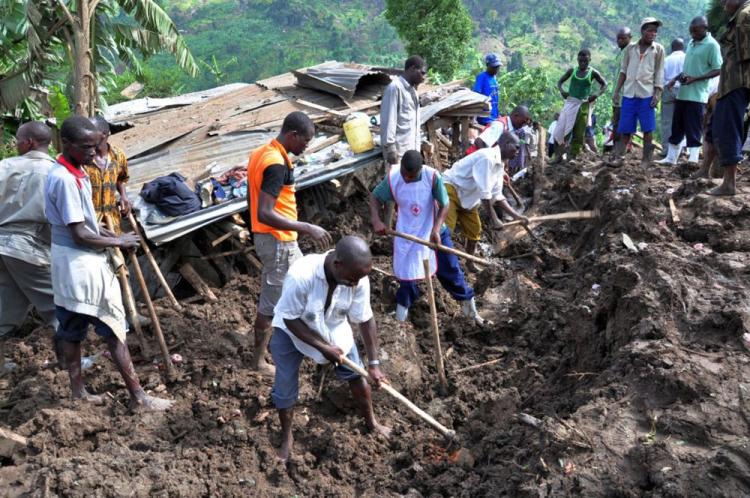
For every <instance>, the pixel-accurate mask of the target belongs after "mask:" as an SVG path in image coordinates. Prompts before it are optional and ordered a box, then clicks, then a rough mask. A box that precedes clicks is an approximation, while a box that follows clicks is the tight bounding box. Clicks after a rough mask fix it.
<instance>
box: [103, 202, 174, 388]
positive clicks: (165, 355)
mask: <svg viewBox="0 0 750 498" xmlns="http://www.w3.org/2000/svg"><path fill="white" fill-rule="evenodd" d="M104 220H105V222H106V223H107V228H109V229H110V230H113V228H114V225H113V223H112V218H110V217H109V216H107V215H104ZM128 253H129V255H130V263H131V264H132V265H133V270H135V277H136V280H138V284H140V286H141V290H142V291H143V299H144V300H145V301H146V306H147V307H148V313H149V315H150V317H151V325H152V326H153V327H154V333H155V334H156V339H157V342H158V343H159V349H161V354H162V359H163V361H164V368H165V369H166V374H167V375H166V377H167V380H169V381H172V380H174V378H175V376H176V373H175V369H174V365H173V364H172V358H171V356H169V349H167V343H166V341H165V340H164V333H163V332H162V330H161V323H159V317H158V316H157V315H156V309H155V308H154V303H153V301H151V295H150V294H149V293H148V287H147V286H146V280H145V279H144V278H143V272H142V271H141V265H140V263H138V257H137V256H136V255H135V251H128ZM137 319H138V318H136V320H137Z"/></svg>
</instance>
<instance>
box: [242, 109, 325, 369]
mask: <svg viewBox="0 0 750 498" xmlns="http://www.w3.org/2000/svg"><path fill="white" fill-rule="evenodd" d="M314 135H315V125H314V124H313V122H312V121H311V120H310V118H309V117H307V115H306V114H305V113H303V112H299V111H297V112H293V113H291V114H289V115H288V116H287V117H286V118H285V119H284V123H283V124H282V125H281V131H280V132H279V135H278V136H277V137H276V138H275V139H274V140H271V142H270V143H268V144H266V145H264V146H262V147H259V148H257V149H256V150H254V151H253V153H252V154H251V155H250V161H249V162H248V165H247V183H248V203H249V208H250V221H251V223H252V230H253V241H254V243H255V252H256V253H257V254H258V258H259V259H260V261H261V263H263V271H262V273H261V286H260V298H259V302H258V310H257V315H256V317H255V326H254V327H255V351H254V354H253V359H252V363H251V367H252V369H253V370H257V371H260V372H262V373H264V374H268V375H273V374H274V372H275V369H274V367H273V366H271V365H269V364H268V363H266V360H265V353H266V349H267V348H268V341H269V340H270V338H271V321H272V319H273V309H274V307H275V306H276V302H277V301H278V300H279V297H280V296H281V286H282V284H283V283H284V277H285V276H286V272H287V270H288V269H289V266H290V265H291V264H292V262H294V261H295V260H296V259H298V258H300V257H302V252H301V251H300V249H299V246H298V245H297V233H298V232H301V233H304V234H307V235H309V236H310V237H312V239H313V240H314V241H315V242H316V244H319V245H321V246H325V247H327V246H329V245H330V244H331V242H332V239H331V235H330V234H329V233H328V232H326V231H325V230H324V229H322V228H321V227H319V226H317V225H313V224H311V223H305V222H301V221H298V220H297V200H296V198H295V194H294V192H295V189H294V164H293V163H292V161H291V160H290V159H289V156H288V154H289V153H292V154H294V155H296V156H299V155H300V154H302V153H303V152H304V151H305V148H307V144H309V143H310V140H312V138H313V136H314Z"/></svg>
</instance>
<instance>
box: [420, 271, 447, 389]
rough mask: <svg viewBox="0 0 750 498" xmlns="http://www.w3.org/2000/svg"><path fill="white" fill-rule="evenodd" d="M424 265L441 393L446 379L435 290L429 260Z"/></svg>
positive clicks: (444, 387) (445, 387)
mask: <svg viewBox="0 0 750 498" xmlns="http://www.w3.org/2000/svg"><path fill="white" fill-rule="evenodd" d="M422 264H423V265H424V280H425V282H426V283H427V297H428V299H429V302H430V319H431V320H430V321H431V322H432V340H433V342H434V343H435V364H436V365H437V372H438V381H439V382H440V387H441V388H442V390H443V393H447V391H448V379H446V378H445V365H444V364H443V347H442V346H441V345H440V329H439V328H438V318H437V306H435V289H434V288H433V286H432V276H430V260H429V258H428V259H424V260H422Z"/></svg>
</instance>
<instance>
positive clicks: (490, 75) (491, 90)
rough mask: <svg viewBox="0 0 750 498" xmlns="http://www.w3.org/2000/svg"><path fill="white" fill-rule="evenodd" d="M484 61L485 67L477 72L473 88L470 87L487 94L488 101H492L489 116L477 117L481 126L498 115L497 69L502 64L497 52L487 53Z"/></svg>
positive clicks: (498, 69)
mask: <svg viewBox="0 0 750 498" xmlns="http://www.w3.org/2000/svg"><path fill="white" fill-rule="evenodd" d="M484 63H485V64H486V65H487V69H486V70H484V71H482V72H481V73H479V74H477V79H476V81H475V82H474V88H472V90H474V91H475V92H477V93H481V94H482V95H486V96H488V97H489V98H490V102H491V103H492V110H491V111H490V117H488V118H485V117H478V118H477V123H479V124H480V125H482V126H486V125H488V124H490V123H491V122H492V121H493V120H495V119H497V117H498V116H499V115H500V100H499V94H498V91H499V88H498V86H497V73H498V71H500V68H501V67H502V65H503V63H502V62H501V61H500V57H499V56H498V55H497V54H487V56H486V57H485V58H484Z"/></svg>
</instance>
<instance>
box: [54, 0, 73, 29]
mask: <svg viewBox="0 0 750 498" xmlns="http://www.w3.org/2000/svg"><path fill="white" fill-rule="evenodd" d="M57 4H58V5H59V6H60V8H62V11H63V13H64V14H65V17H67V18H68V21H70V23H71V24H72V25H73V26H74V27H75V26H76V24H77V23H76V20H75V18H74V17H73V14H71V13H70V10H68V6H67V5H65V2H64V1H63V0H57Z"/></svg>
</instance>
